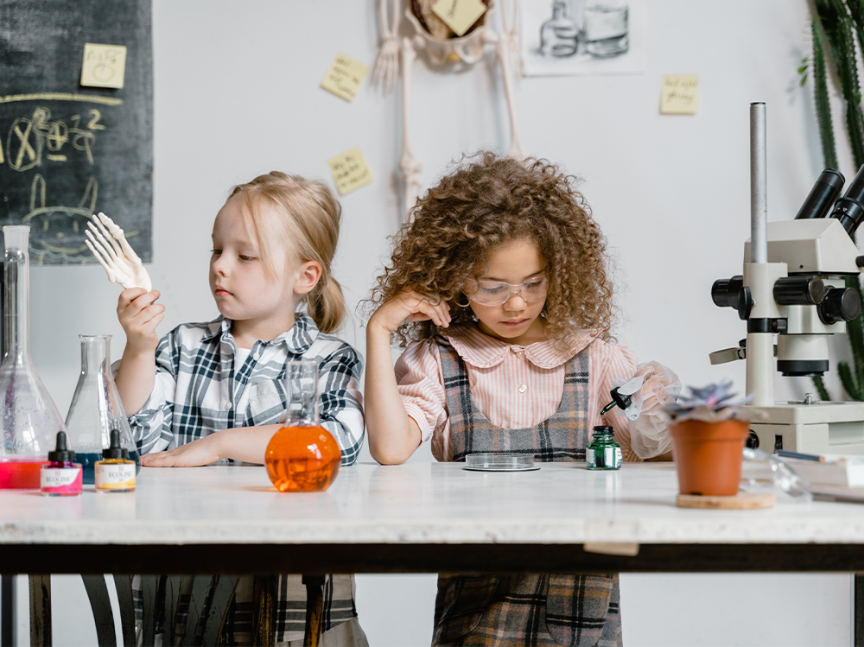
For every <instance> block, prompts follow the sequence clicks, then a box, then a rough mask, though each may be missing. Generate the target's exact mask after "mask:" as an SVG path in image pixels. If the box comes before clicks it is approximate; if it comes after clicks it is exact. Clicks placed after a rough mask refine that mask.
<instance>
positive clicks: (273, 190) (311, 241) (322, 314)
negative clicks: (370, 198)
mask: <svg viewBox="0 0 864 647" xmlns="http://www.w3.org/2000/svg"><path fill="white" fill-rule="evenodd" d="M235 196H239V197H240V198H241V199H242V200H243V201H244V203H245V205H246V207H247V213H248V214H249V218H250V220H251V222H252V228H253V230H254V232H255V237H256V238H257V241H258V246H259V248H260V250H261V257H262V260H263V261H264V264H265V268H266V271H267V273H268V274H269V275H270V276H271V277H275V276H277V275H278V273H279V272H280V271H284V269H281V270H280V268H277V267H275V266H274V265H273V246H274V245H282V246H283V247H285V248H287V249H288V250H290V252H291V253H293V255H294V256H295V257H296V258H297V260H299V261H300V262H301V263H306V262H308V261H316V262H318V263H320V265H321V277H320V279H319V280H318V284H317V285H316V286H315V288H314V289H313V290H312V291H311V292H309V294H307V295H306V297H305V300H306V303H307V310H308V312H309V315H310V316H311V317H312V319H314V320H315V324H316V325H317V326H318V329H319V330H320V331H321V332H324V333H329V332H333V331H334V330H337V329H338V328H339V326H340V325H341V324H342V321H343V319H344V318H345V298H344V297H343V295H342V288H341V287H340V286H339V283H338V281H336V279H334V278H333V275H332V274H331V271H330V265H331V264H332V262H333V257H334V256H335V254H336V243H337V241H338V240H339V223H340V221H341V219H342V207H341V206H340V205H339V202H338V201H337V200H336V198H335V197H334V196H333V193H332V192H331V191H330V189H329V188H328V187H327V185H326V184H324V183H323V182H318V181H316V180H307V179H305V178H302V177H298V176H296V175H287V174H285V173H280V172H279V171H272V172H270V173H267V174H266V175H259V176H258V177H256V178H255V179H254V180H252V181H251V182H247V183H246V184H238V185H237V186H235V187H234V189H233V190H232V191H231V195H230V196H229V197H228V199H229V200H230V199H231V198H233V197H235ZM262 202H266V203H268V204H269V205H270V206H273V207H275V209H276V212H277V213H278V218H273V217H267V216H265V213H266V211H265V210H263V209H261V208H260V206H261V204H262ZM274 225H279V226H278V227H276V226H274Z"/></svg>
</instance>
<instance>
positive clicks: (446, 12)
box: [432, 0, 486, 36]
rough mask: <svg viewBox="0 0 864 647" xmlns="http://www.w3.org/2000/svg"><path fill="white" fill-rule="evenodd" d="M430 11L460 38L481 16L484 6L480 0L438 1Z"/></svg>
mask: <svg viewBox="0 0 864 647" xmlns="http://www.w3.org/2000/svg"><path fill="white" fill-rule="evenodd" d="M432 11H433V12H434V13H435V15H436V16H438V17H439V18H440V19H441V20H443V21H444V22H445V23H447V26H448V27H449V28H450V29H452V30H453V31H454V32H456V35H457V36H461V35H462V34H464V33H465V32H466V31H468V28H469V27H470V26H471V25H473V24H474V23H475V22H477V19H478V18H479V17H480V16H482V15H483V13H484V12H485V11H486V5H485V4H483V3H482V2H480V0H438V2H436V3H435V4H434V5H432Z"/></svg>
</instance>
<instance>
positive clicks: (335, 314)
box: [307, 272, 346, 333]
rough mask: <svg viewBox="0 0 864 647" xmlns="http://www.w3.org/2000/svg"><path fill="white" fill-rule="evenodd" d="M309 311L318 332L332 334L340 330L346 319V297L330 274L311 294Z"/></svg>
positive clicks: (324, 276)
mask: <svg viewBox="0 0 864 647" xmlns="http://www.w3.org/2000/svg"><path fill="white" fill-rule="evenodd" d="M307 310H308V312H309V316H310V317H312V319H313V320H314V321H315V325H316V326H318V330H320V331H321V332H323V333H331V332H333V331H335V330H338V329H339V326H341V325H342V322H343V320H344V319H345V311H346V308H345V297H344V295H343V294H342V287H341V286H340V285H339V282H338V281H337V280H336V279H334V278H333V277H332V276H331V275H330V274H329V272H328V273H325V274H324V275H323V276H322V277H321V280H320V281H318V285H316V286H315V289H314V290H312V292H310V293H309V296H308V305H307Z"/></svg>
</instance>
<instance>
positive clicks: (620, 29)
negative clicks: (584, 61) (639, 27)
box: [582, 0, 630, 58]
mask: <svg viewBox="0 0 864 647" xmlns="http://www.w3.org/2000/svg"><path fill="white" fill-rule="evenodd" d="M629 12H630V9H629V7H628V6H627V3H626V2H625V1H624V0H603V1H591V2H589V3H588V4H586V5H585V9H584V12H583V14H582V20H583V22H584V25H583V30H584V34H583V36H584V38H585V51H586V52H588V53H589V54H591V56H596V57H598V58H609V57H612V56H619V55H621V54H626V53H627V51H628V50H629V49H630V36H629V32H630V28H629V24H628V23H629V15H630V14H629Z"/></svg>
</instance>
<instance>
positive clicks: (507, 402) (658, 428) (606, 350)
mask: <svg viewBox="0 0 864 647" xmlns="http://www.w3.org/2000/svg"><path fill="white" fill-rule="evenodd" d="M444 335H445V337H447V339H448V340H449V341H450V343H451V344H452V346H453V348H454V349H455V351H456V352H457V353H458V354H459V357H461V358H462V360H463V361H464V362H465V365H466V371H467V373H468V382H469V384H470V386H471V395H472V397H473V398H474V402H475V403H476V404H477V407H478V408H479V409H480V411H482V412H483V414H484V415H485V416H486V417H487V418H488V419H489V421H490V422H492V423H493V424H495V425H497V426H499V427H502V428H504V429H518V428H524V427H532V426H534V425H536V424H539V423H541V422H543V421H544V420H546V419H547V418H549V417H550V416H551V415H552V414H553V413H555V411H556V410H557V409H558V406H559V405H560V404H561V398H562V396H563V393H564V368H565V364H566V362H567V361H568V360H569V359H570V358H571V357H573V356H574V355H576V354H577V353H579V352H581V351H582V350H584V349H585V348H588V353H589V355H588V358H589V373H588V375H589V377H588V394H589V395H588V411H589V417H588V425H589V428H590V427H594V426H596V425H601V424H606V425H612V426H613V427H614V428H615V438H616V439H617V441H618V442H619V443H621V448H622V452H623V455H624V460H625V461H638V460H640V459H645V458H650V457H652V456H657V455H659V454H662V453H664V452H667V451H669V449H670V448H671V439H670V437H669V432H668V427H667V425H666V422H665V419H664V418H663V416H662V413H661V408H662V406H663V405H664V404H665V403H666V402H667V401H669V400H670V399H671V398H672V397H674V395H676V394H677V389H676V388H675V387H676V386H680V385H679V383H678V378H677V376H676V375H675V374H674V373H672V372H671V371H670V370H669V369H666V368H665V367H663V366H662V365H660V364H658V363H656V362H651V363H648V364H639V365H637V363H636V356H635V355H634V354H633V353H632V352H631V351H630V350H629V349H627V348H625V347H624V346H619V345H616V344H610V343H607V342H604V341H602V340H601V339H598V337H597V333H596V332H594V331H588V330H585V331H580V332H579V333H577V334H575V335H573V336H572V337H571V338H569V340H568V341H569V343H568V344H567V345H566V346H565V347H564V348H563V349H558V348H556V347H554V346H553V345H552V343H551V342H549V341H542V342H536V343H534V344H529V345H527V346H519V345H516V344H508V343H505V342H502V341H499V340H497V339H495V338H493V337H489V336H488V335H486V334H484V333H482V332H481V331H480V330H479V329H478V328H477V327H476V326H473V325H459V326H454V327H452V328H450V329H448V330H446V331H445V332H444ZM395 370H396V380H397V382H398V384H399V394H400V395H401V396H402V402H403V404H404V405H405V411H406V412H407V413H408V415H409V416H410V417H411V418H412V419H414V420H415V421H416V422H417V425H418V426H419V427H420V432H421V433H422V435H423V440H424V442H425V441H427V440H430V439H431V441H432V453H433V454H434V455H435V457H436V458H437V459H438V460H440V461H449V460H452V456H453V451H452V447H451V443H450V419H449V414H448V412H447V398H446V394H445V391H444V378H443V374H442V369H441V356H440V354H439V352H438V347H437V345H436V343H435V341H434V340H432V339H427V340H423V341H419V342H412V343H411V344H409V345H408V347H407V348H406V349H405V352H404V353H403V354H402V356H401V357H400V358H399V360H398V361H397V362H396V367H395ZM637 374H638V375H643V376H645V382H644V384H643V385H642V389H641V390H640V391H639V392H638V393H637V394H636V395H637V396H639V397H646V396H647V399H646V400H645V402H644V403H643V406H642V413H641V415H640V417H639V418H638V419H637V420H636V421H635V422H631V421H630V420H628V419H627V418H626V417H625V416H624V415H623V412H621V410H620V409H618V408H615V409H613V410H612V411H610V412H609V413H607V414H606V415H605V416H603V418H602V419H601V418H600V409H602V408H603V406H604V405H606V404H607V403H609V402H610V401H611V400H612V398H611V397H610V395H609V391H610V390H611V389H612V381H613V380H615V379H616V378H623V379H628V380H629V379H630V378H632V377H634V376H635V375H637ZM635 399H636V398H635V397H634V400H635Z"/></svg>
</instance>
